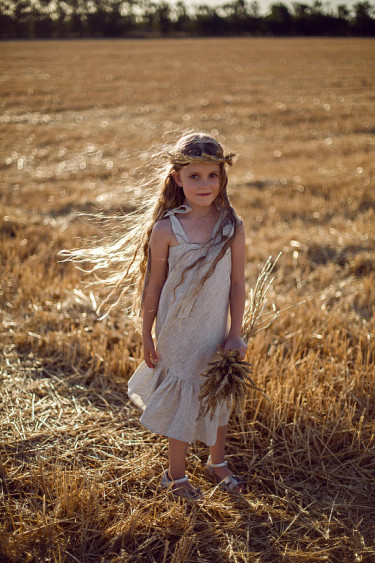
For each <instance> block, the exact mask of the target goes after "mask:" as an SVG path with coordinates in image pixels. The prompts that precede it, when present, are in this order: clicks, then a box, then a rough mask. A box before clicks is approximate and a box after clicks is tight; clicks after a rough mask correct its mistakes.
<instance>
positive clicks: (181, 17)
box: [174, 0, 191, 33]
mask: <svg viewBox="0 0 375 563" xmlns="http://www.w3.org/2000/svg"><path fill="white" fill-rule="evenodd" d="M174 11H175V18H176V21H175V30H176V31H177V32H184V33H188V32H189V31H190V27H191V18H190V16H189V14H188V11H187V8H186V4H185V3H184V2H182V0H179V1H178V2H177V3H176V5H175V10H174Z"/></svg>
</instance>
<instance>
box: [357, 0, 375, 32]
mask: <svg viewBox="0 0 375 563" xmlns="http://www.w3.org/2000/svg"><path fill="white" fill-rule="evenodd" d="M354 13H355V16H354V31H355V33H357V34H358V35H375V20H374V19H373V17H372V15H373V14H374V8H373V7H372V6H371V4H370V2H367V1H366V2H358V3H357V4H355V5H354Z"/></svg>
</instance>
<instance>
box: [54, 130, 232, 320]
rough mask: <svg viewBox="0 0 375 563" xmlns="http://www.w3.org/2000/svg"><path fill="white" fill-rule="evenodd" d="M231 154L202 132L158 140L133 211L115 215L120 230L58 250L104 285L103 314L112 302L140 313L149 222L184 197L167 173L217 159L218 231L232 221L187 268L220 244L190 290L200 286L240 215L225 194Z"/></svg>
mask: <svg viewBox="0 0 375 563" xmlns="http://www.w3.org/2000/svg"><path fill="white" fill-rule="evenodd" d="M234 156H235V155H234V154H233V153H229V154H228V155H224V151H223V148H222V146H221V145H220V143H218V141H216V139H214V138H213V137H212V136H210V135H208V134H206V133H202V132H188V133H185V134H183V135H182V136H181V137H180V139H179V140H178V141H177V142H176V143H175V144H174V145H172V146H171V145H163V146H161V147H159V148H158V149H156V150H153V151H152V152H151V153H150V154H148V155H147V161H146V163H145V165H144V167H143V174H142V179H141V180H140V181H139V186H138V187H139V188H140V193H141V201H140V202H139V203H138V204H137V205H136V209H135V211H132V212H130V213H128V214H126V215H124V216H122V217H121V218H120V221H121V226H120V228H121V230H122V232H125V234H124V235H123V236H119V235H117V236H114V237H113V236H112V237H111V239H110V240H108V241H105V242H103V241H102V242H101V243H100V244H99V245H96V246H93V247H91V248H85V249H73V250H63V251H62V252H61V253H60V254H61V255H62V256H63V257H64V258H65V260H72V261H73V262H75V263H77V264H78V266H79V267H80V269H82V270H83V271H85V272H87V273H90V274H93V275H94V277H95V282H94V283H95V284H96V283H99V284H100V285H103V284H105V285H106V286H107V288H108V291H107V295H106V297H105V298H104V300H103V301H102V303H101V305H100V307H99V310H100V311H101V312H102V313H103V312H104V316H106V315H107V314H108V313H109V312H110V310H111V309H112V308H113V307H115V306H117V305H121V306H124V305H125V306H126V307H127V311H128V313H129V315H130V316H132V317H136V316H138V315H139V313H140V312H141V306H142V295H143V293H144V290H145V288H146V286H147V282H148V277H147V276H146V273H147V270H148V269H147V264H148V257H149V246H150V237H151V232H152V229H153V226H154V225H155V223H156V222H157V221H159V220H160V219H162V218H163V216H164V214H165V213H166V212H167V211H169V210H171V209H174V208H176V207H179V206H180V205H182V204H183V203H184V200H185V197H184V193H183V190H182V189H181V188H180V187H179V186H178V185H177V184H176V182H175V180H174V178H173V176H172V173H173V172H179V171H180V170H181V169H182V168H183V167H184V166H186V165H187V164H189V163H191V162H196V161H198V162H208V163H213V162H215V163H218V164H219V166H220V191H219V194H218V196H217V198H216V199H215V202H214V203H215V205H216V208H217V210H218V211H219V212H220V214H221V224H220V225H219V231H218V232H221V230H222V228H223V227H224V226H225V225H226V224H228V223H230V224H232V225H233V230H232V233H231V235H230V236H228V237H227V238H226V240H225V241H224V240H221V241H217V240H216V241H215V238H214V237H212V239H210V240H209V241H208V242H207V243H206V248H207V252H206V254H205V255H203V256H201V257H200V258H198V259H197V260H196V261H195V262H194V263H193V264H192V265H190V266H189V267H188V268H187V269H190V268H193V267H194V266H196V265H197V264H198V263H202V262H204V260H205V257H206V256H207V253H208V251H209V249H210V248H212V247H213V246H214V245H219V244H220V245H221V248H220V250H219V252H218V253H217V255H216V256H215V259H214V260H213V261H212V264H211V265H210V267H209V269H208V270H207V272H206V273H205V275H204V276H203V278H202V280H201V282H200V284H199V286H198V287H197V288H196V289H195V291H194V293H197V292H198V291H199V290H200V288H201V287H202V285H203V284H204V282H205V281H206V280H207V278H209V277H210V276H211V275H212V273H213V271H214V270H215V267H216V264H217V263H218V262H219V260H220V259H221V258H222V257H223V256H224V254H225V252H226V251H227V249H228V248H229V246H230V245H231V244H232V242H233V240H234V238H235V236H236V232H237V230H238V228H239V225H240V219H239V217H238V216H237V214H236V212H235V210H234V208H233V207H232V205H231V204H230V201H229V197H228V194H227V184H228V176H227V171H226V165H232V159H233V157H234ZM184 273H185V272H183V273H182V277H181V282H182V280H183V275H184ZM181 282H180V283H181Z"/></svg>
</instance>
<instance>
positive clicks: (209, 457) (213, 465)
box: [206, 455, 228, 467]
mask: <svg viewBox="0 0 375 563" xmlns="http://www.w3.org/2000/svg"><path fill="white" fill-rule="evenodd" d="M206 465H207V467H226V466H227V465H228V463H227V462H226V461H223V462H221V463H212V461H211V455H209V456H208V460H207V464H206Z"/></svg>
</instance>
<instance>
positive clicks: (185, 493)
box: [161, 469, 202, 500]
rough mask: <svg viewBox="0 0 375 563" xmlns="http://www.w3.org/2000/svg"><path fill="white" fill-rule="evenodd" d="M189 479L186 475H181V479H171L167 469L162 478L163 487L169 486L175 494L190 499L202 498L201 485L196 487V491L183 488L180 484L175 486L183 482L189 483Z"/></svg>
mask: <svg viewBox="0 0 375 563" xmlns="http://www.w3.org/2000/svg"><path fill="white" fill-rule="evenodd" d="M188 480H189V478H188V477H186V475H185V476H184V477H181V479H170V478H169V475H168V469H167V470H166V471H164V473H163V477H162V479H161V487H162V488H163V489H168V488H169V489H170V491H171V492H172V493H173V494H174V495H177V496H178V497H182V498H186V499H189V500H197V499H199V498H201V496H202V492H201V490H200V488H199V487H198V488H197V489H195V490H194V491H189V489H184V488H181V487H178V486H177V487H175V485H181V484H182V483H187V481H188Z"/></svg>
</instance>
